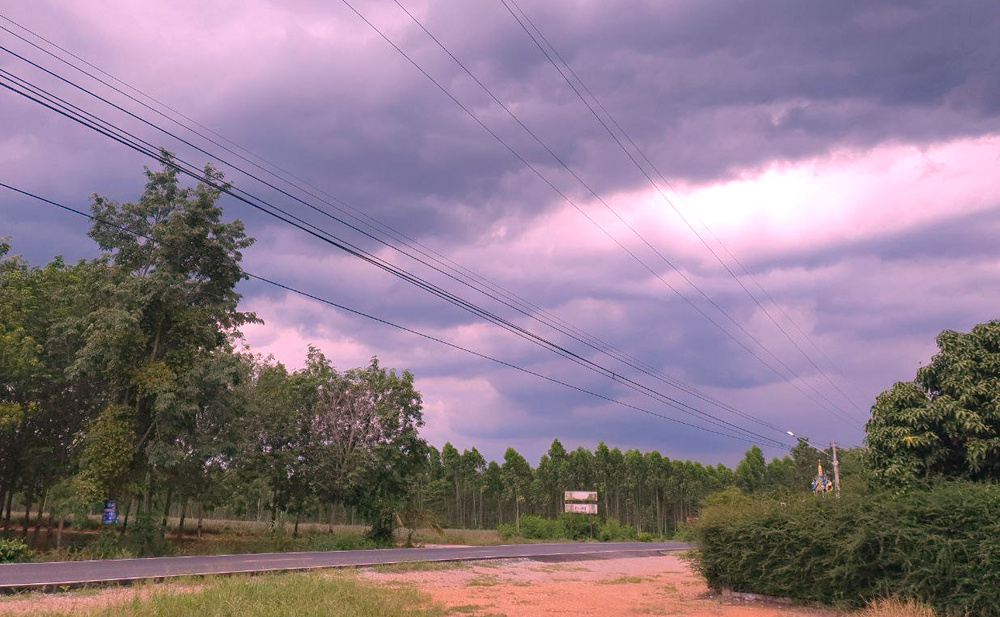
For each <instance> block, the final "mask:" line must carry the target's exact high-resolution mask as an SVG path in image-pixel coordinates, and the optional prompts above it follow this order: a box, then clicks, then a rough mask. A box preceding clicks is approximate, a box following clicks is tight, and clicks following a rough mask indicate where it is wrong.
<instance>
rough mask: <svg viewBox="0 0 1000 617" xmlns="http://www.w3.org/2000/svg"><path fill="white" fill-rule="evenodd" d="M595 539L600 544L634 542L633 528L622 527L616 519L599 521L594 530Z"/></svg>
mask: <svg viewBox="0 0 1000 617" xmlns="http://www.w3.org/2000/svg"><path fill="white" fill-rule="evenodd" d="M595 537H596V538H597V539H598V540H600V541H601V542H614V541H627V540H635V539H636V532H635V527H632V526H631V525H623V524H622V523H621V522H619V521H618V519H616V518H609V519H607V520H604V521H601V523H600V525H597V529H596V530H595Z"/></svg>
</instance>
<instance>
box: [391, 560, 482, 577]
mask: <svg viewBox="0 0 1000 617" xmlns="http://www.w3.org/2000/svg"><path fill="white" fill-rule="evenodd" d="M470 565H471V564H470V563H469V562H463V561H406V562H401V563H387V564H383V565H378V566H372V571H374V572H379V573H381V574H405V573H407V572H437V571H440V570H461V569H463V568H468V567H470Z"/></svg>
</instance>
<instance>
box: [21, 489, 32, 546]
mask: <svg viewBox="0 0 1000 617" xmlns="http://www.w3.org/2000/svg"><path fill="white" fill-rule="evenodd" d="M29 527H31V498H30V497H28V496H27V495H25V497H24V531H23V532H22V533H21V537H23V538H27V537H28V528H29Z"/></svg>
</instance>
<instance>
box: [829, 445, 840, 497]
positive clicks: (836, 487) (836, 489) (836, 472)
mask: <svg viewBox="0 0 1000 617" xmlns="http://www.w3.org/2000/svg"><path fill="white" fill-rule="evenodd" d="M830 448H831V449H832V450H833V494H834V495H835V496H836V497H837V499H840V462H839V461H837V442H836V441H831V442H830Z"/></svg>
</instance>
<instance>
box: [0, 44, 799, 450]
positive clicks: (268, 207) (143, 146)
mask: <svg viewBox="0 0 1000 617" xmlns="http://www.w3.org/2000/svg"><path fill="white" fill-rule="evenodd" d="M0 49H2V48H0ZM5 75H9V73H8V72H7V71H2V72H0V77H2V78H3V79H7V80H8V81H11V80H10V78H9V77H6V76H5ZM15 85H17V83H16V82H15ZM0 86H3V87H4V88H7V89H8V90H12V91H14V92H16V93H17V94H20V95H21V96H24V97H26V98H28V99H30V100H33V101H35V102H36V103H39V104H42V105H43V106H45V107H47V108H49V109H51V110H53V111H56V112H57V113H60V114H61V115H63V116H65V117H67V118H69V119H71V120H74V121H76V122H78V123H80V124H82V125H84V126H86V127H87V128H91V129H93V130H95V131H97V132H99V133H101V134H103V135H105V136H108V137H110V138H112V139H114V140H115V141H118V142H119V143H122V144H123V145H126V146H127V147H130V148H132V149H134V150H136V151H138V152H140V153H142V154H145V155H146V156H150V157H152V158H155V159H158V160H161V161H162V162H164V163H165V164H167V165H169V166H171V167H173V168H174V169H176V170H177V171H180V172H181V173H184V174H186V175H188V176H191V177H193V178H195V179H197V180H199V181H204V182H206V183H208V184H209V185H210V186H213V188H216V189H217V190H219V191H221V192H225V193H227V194H229V195H230V196H232V197H234V198H236V199H237V200H239V201H241V202H243V203H246V204H247V205H250V206H251V207H253V208H255V209H257V210H259V211H261V212H264V213H265V214H268V215H270V216H272V217H275V218H277V219H279V220H281V221H283V222H285V223H287V224H290V225H292V226H294V227H296V228H298V229H300V230H302V231H304V232H306V233H308V234H310V235H312V236H314V237H316V238H318V239H320V240H322V241H324V242H327V243H329V244H331V245H333V246H335V247H337V248H339V249H341V250H343V251H345V252H347V253H349V254H351V255H353V256H355V257H359V258H361V259H363V260H365V261H368V262H369V263H371V264H372V265H375V266H376V267H379V268H380V269H383V270H385V271H386V272H389V273H390V274H393V275H395V276H397V277H399V278H401V279H403V280H406V281H407V282H410V283H411V284H414V285H415V286H417V287H420V288H422V289H424V290H426V291H428V292H430V293H432V294H434V295H436V296H438V297H440V298H442V299H444V300H445V301H447V302H450V303H452V304H454V305H456V306H458V307H460V308H463V309H464V310H466V311H468V312H470V313H472V314H474V315H477V316H479V317H481V318H483V319H486V320H487V321H491V322H492V323H494V324H496V325H499V326H501V327H503V328H504V329H507V330H508V331H510V332H512V333H513V334H516V335H518V336H520V337H522V338H525V339H526V340H529V341H531V342H534V343H536V344H538V345H540V346H542V347H545V348H547V349H549V350H550V351H553V352H554V353H556V354H557V355H560V356H562V357H564V358H566V359H569V360H570V361H572V362H574V363H577V364H579V365H581V366H583V367H584V368H587V369H589V370H591V371H593V372H596V373H598V374H601V375H603V376H605V377H607V378H609V379H612V380H613V381H616V382H617V383H619V384H621V385H624V386H626V387H628V388H630V389H632V390H634V391H636V392H639V393H641V394H644V395H645V396H649V397H650V398H653V399H654V400H657V401H658V402H660V403H662V404H666V405H668V406H670V407H673V408H675V409H678V410H680V411H682V412H683V413H688V414H689V415H694V416H696V417H698V416H701V418H700V419H702V420H704V421H706V422H708V423H710V424H714V425H718V426H723V425H725V427H731V429H728V428H727V430H732V429H734V430H736V431H740V432H743V433H747V434H750V435H754V436H756V437H759V438H762V439H766V440H769V441H771V442H773V441H774V440H771V439H770V438H767V437H765V436H763V435H759V434H757V433H754V432H753V431H750V430H748V429H745V428H743V427H740V426H737V425H734V424H732V423H729V422H726V421H725V420H721V419H719V418H716V417H715V416H713V415H711V414H708V413H707V412H704V411H702V410H699V409H697V408H694V407H691V406H690V405H687V404H685V403H683V402H680V401H677V400H676V399H673V398H671V397H669V396H666V395H663V394H662V393H659V392H657V391H655V390H652V389H650V388H648V387H646V386H644V385H642V384H639V383H637V382H635V381H633V380H631V379H628V378H626V377H623V376H621V375H618V374H617V373H615V372H614V371H611V370H609V369H607V368H606V367H603V366H601V365H598V364H596V363H594V362H592V361H590V360H587V359H586V358H583V357H581V356H579V355H577V354H575V353H573V352H571V351H569V350H567V349H565V348H563V347H561V346H559V345H557V344H555V343H552V342H551V341H548V340H547V339H545V338H544V337H540V336H538V335H536V334H534V333H532V332H530V331H527V330H525V329H524V328H521V327H519V326H517V325H515V324H513V323H511V322H509V321H507V320H505V319H502V318H500V317H498V316H496V315H494V314H492V313H490V312H489V311H486V310H485V309H482V308H481V307H478V306H476V305H473V304H471V303H469V302H467V301H465V300H463V299H461V298H458V297H457V296H454V295H453V294H450V293H449V292H446V291H445V290H443V289H441V288H439V287H436V286H434V285H432V284H430V283H428V282H426V281H424V280H422V279H420V278H419V277H416V276H414V275H412V274H410V273H408V272H405V271H402V270H400V269H398V268H396V267H395V266H392V265H391V264H389V263H388V262H385V261H384V260H381V259H380V258H377V257H375V256H373V255H371V254H368V253H366V252H365V251H363V250H362V249H359V248H358V247H355V246H353V245H351V244H350V243H347V242H346V241H343V240H341V239H339V238H336V237H335V236H332V235H331V234H329V233H328V232H325V231H323V230H320V229H318V228H315V226H312V225H310V224H309V223H306V222H305V221H302V220H301V219H298V218H297V217H295V216H294V215H291V214H290V213H288V212H286V211H284V210H282V209H281V208H278V207H276V206H274V205H272V204H270V203H268V202H266V201H264V200H261V199H259V198H257V197H254V196H253V195H250V194H249V193H246V192H245V191H243V190H242V189H236V188H234V187H232V186H230V185H228V184H220V183H218V182H215V181H213V180H209V179H205V178H204V176H203V175H202V174H201V172H200V171H199V170H197V168H195V167H194V166H193V165H190V164H189V163H186V162H185V161H183V159H179V158H173V159H170V160H165V159H164V158H163V157H162V155H160V154H158V153H157V152H156V151H155V148H154V147H153V146H152V144H150V143H149V142H144V141H143V140H141V139H139V138H136V137H135V136H134V135H131V134H130V133H128V132H126V131H123V130H121V129H117V131H119V133H114V132H109V131H108V130H107V129H105V128H102V127H101V126H97V125H95V124H94V123H93V122H91V121H89V120H87V119H86V118H82V117H80V116H79V115H74V113H73V112H72V111H67V109H66V107H65V106H63V108H62V109H60V108H58V107H56V106H54V105H53V104H52V102H53V100H56V101H60V102H61V101H62V100H61V99H59V98H58V97H54V96H53V95H50V94H49V93H45V91H44V90H42V89H40V88H37V87H35V86H32V88H33V91H34V92H35V93H36V94H37V93H38V92H41V93H43V94H44V96H45V97H46V98H47V99H48V102H46V101H45V100H40V99H39V98H37V96H34V95H33V94H32V93H31V92H24V91H21V90H18V89H16V88H14V87H11V86H9V85H8V84H5V83H0ZM63 103H64V102H63ZM69 107H70V108H74V109H79V108H75V106H72V105H69ZM84 113H87V112H84ZM87 115H90V116H92V114H89V113H87ZM101 122H102V123H103V124H105V125H110V126H113V125H111V124H110V123H107V122H106V121H101ZM122 134H124V135H126V136H127V137H123V135H122ZM129 138H131V139H135V140H137V141H138V142H140V143H135V142H133V141H130V140H129ZM192 170H193V171H192ZM725 427H724V428H725ZM782 445H784V444H782Z"/></svg>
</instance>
